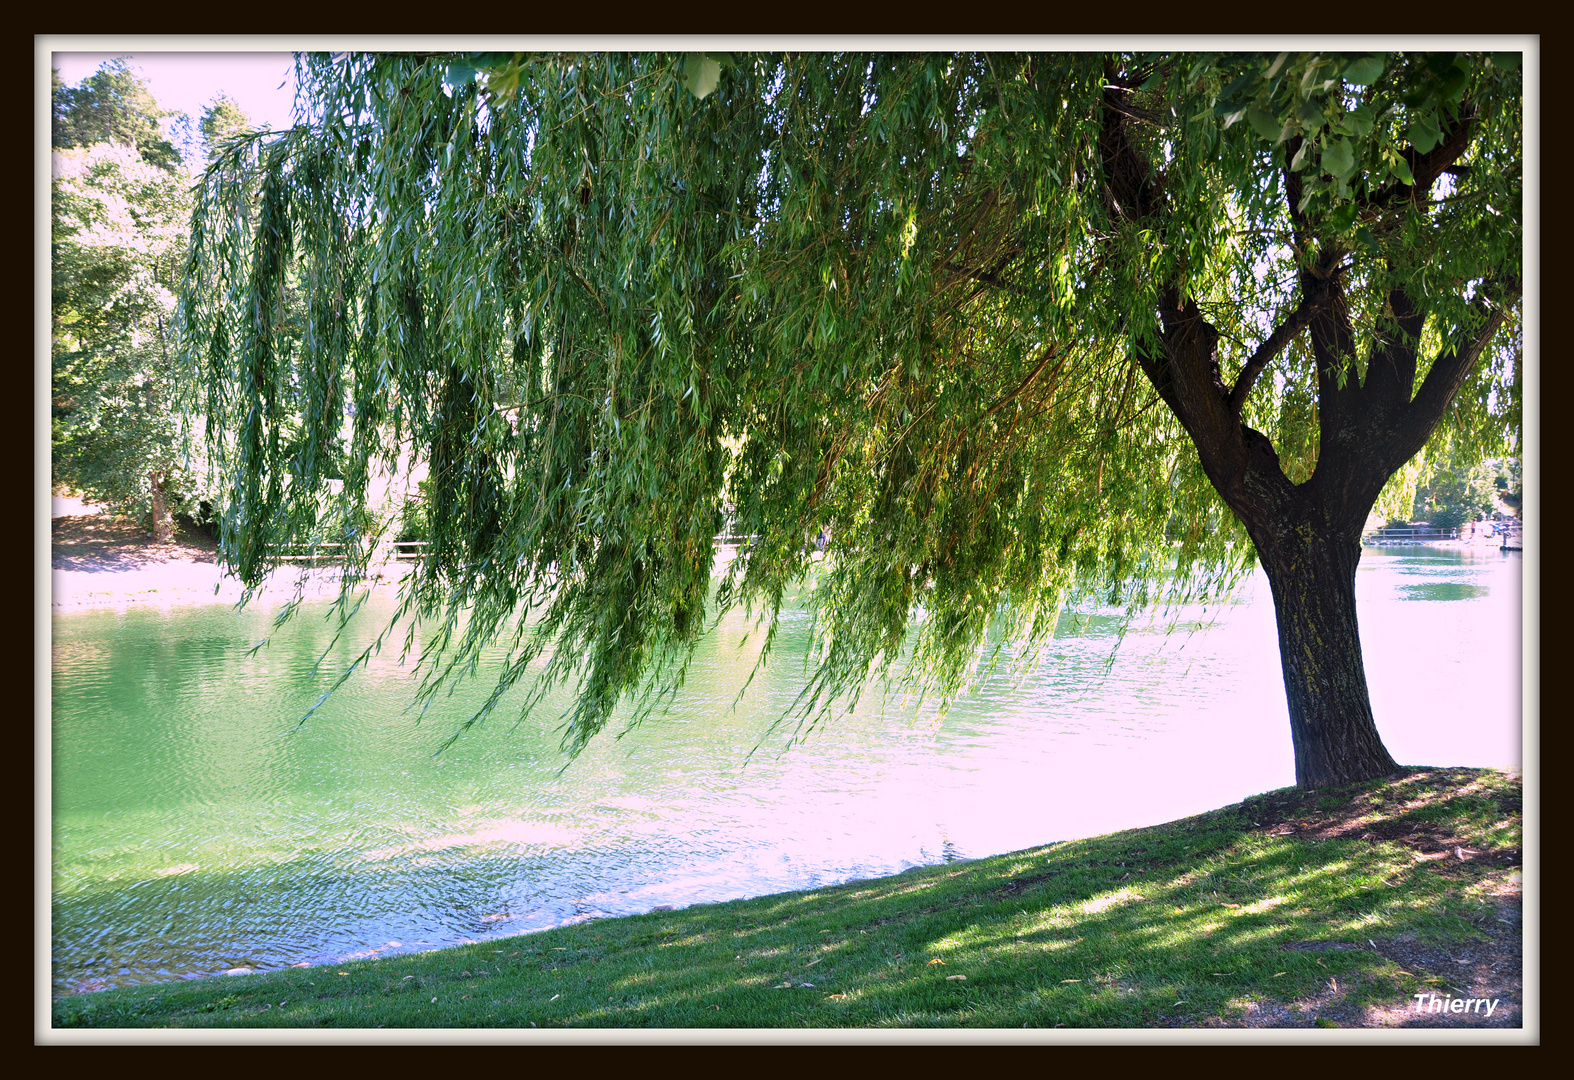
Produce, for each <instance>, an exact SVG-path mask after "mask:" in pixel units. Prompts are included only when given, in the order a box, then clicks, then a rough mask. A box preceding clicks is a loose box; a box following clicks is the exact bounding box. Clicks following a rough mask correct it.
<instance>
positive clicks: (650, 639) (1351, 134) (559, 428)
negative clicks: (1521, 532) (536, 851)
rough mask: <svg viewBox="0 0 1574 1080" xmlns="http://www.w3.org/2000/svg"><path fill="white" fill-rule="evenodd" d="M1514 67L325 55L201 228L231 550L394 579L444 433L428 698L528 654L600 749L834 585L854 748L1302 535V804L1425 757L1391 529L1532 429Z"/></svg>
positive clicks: (826, 642) (212, 195)
mask: <svg viewBox="0 0 1574 1080" xmlns="http://www.w3.org/2000/svg"><path fill="white" fill-rule="evenodd" d="M1517 61H1518V57H1517V55H1502V54H1498V55H1493V56H1485V55H1467V54H1458V55H1456V54H1417V55H1412V54H1387V55H1377V54H1350V55H1332V54H1315V55H1314V54H1302V55H1296V54H1284V55H1278V56H1274V55H1267V56H1257V55H1221V54H1209V55H1169V54H1165V55H1140V56H1139V55H1100V54H1090V53H1081V54H1071V55H1006V54H998V53H994V54H976V55H953V54H902V55H840V54H839V55H814V54H791V55H747V56H745V55H741V54H740V55H731V56H718V55H711V56H698V55H691V56H670V55H662V56H655V55H600V54H593V55H570V56H562V55H554V56H534V55H523V54H509V55H503V54H463V55H459V54H448V55H417V54H379V55H370V54H365V55H362V54H352V55H338V56H331V57H330V56H319V55H311V56H302V57H301V58H300V59H299V61H298V68H299V83H300V86H301V99H300V100H301V102H302V103H303V105H304V109H305V112H304V113H303V115H302V117H301V122H300V123H299V125H298V126H297V127H295V128H294V129H293V130H291V131H288V132H285V133H280V134H276V135H268V136H258V137H256V138H254V139H251V140H242V141H239V142H235V143H231V144H230V146H229V149H228V151H227V152H226V154H225V155H223V156H222V157H220V158H219V159H218V160H216V161H215V162H214V163H213V165H212V166H211V167H210V168H209V171H208V173H207V178H206V181H205V184H204V186H203V188H202V190H201V192H200V201H199V206H198V209H197V211H196V214H195V217H194V222H193V242H192V252H191V261H190V264H189V267H188V281H187V287H186V292H185V296H184V306H183V309H182V310H183V333H184V342H185V350H186V356H187V357H188V360H189V361H190V362H191V363H193V364H194V365H196V366H197V367H198V369H199V372H200V374H201V376H202V385H203V393H202V397H203V400H202V402H201V408H202V410H203V412H204V413H205V415H206V417H207V419H208V422H209V429H208V430H209V432H210V437H211V439H212V441H213V447H212V448H213V451H214V453H215V455H216V457H217V458H218V459H219V460H220V461H221V462H222V463H223V468H224V469H225V473H224V475H225V477H226V482H227V483H228V484H229V490H230V496H229V504H228V507H227V510H226V516H225V517H224V519H223V534H222V551H223V554H224V557H225V559H226V560H227V561H228V562H229V564H230V565H231V567H232V568H233V569H234V570H236V571H237V572H238V573H239V574H240V575H241V576H242V577H243V578H244V580H246V581H247V582H250V583H255V582H257V581H258V580H260V578H261V577H262V575H264V574H265V573H266V572H267V571H268V570H270V569H271V568H272V567H274V566H275V565H276V564H277V552H278V546H279V545H280V544H283V543H287V542H292V541H299V540H302V539H313V538H315V539H330V538H332V539H339V540H342V541H344V542H346V543H348V544H350V545H351V546H352V550H353V551H354V552H355V559H354V562H355V564H356V568H357V569H364V567H365V565H366V563H367V560H368V559H369V558H370V557H371V553H372V551H373V548H374V546H375V543H376V537H375V536H374V535H373V532H374V530H372V529H369V528H367V526H366V522H367V520H368V518H367V515H366V514H365V513H364V511H365V505H364V503H365V498H366V494H365V493H366V489H367V486H368V482H369V480H370V478H371V477H373V476H374V475H376V474H377V473H378V472H380V471H381V472H387V471H389V470H392V469H395V468H396V467H408V458H407V456H406V455H408V454H409V453H411V452H413V453H414V454H415V456H416V457H418V458H419V459H420V460H421V461H423V462H424V463H425V465H426V466H427V468H428V469H429V474H430V477H431V480H432V483H431V488H430V490H431V497H430V500H429V503H428V506H427V508H426V512H427V520H428V524H429V528H430V537H431V543H432V547H431V552H430V556H429V557H428V558H427V559H426V561H424V562H423V563H422V564H421V565H420V567H419V569H418V570H417V571H416V572H415V574H414V576H413V579H412V580H411V582H410V583H409V584H408V586H407V590H406V593H405V605H404V606H403V607H402V608H401V616H404V615H417V614H418V615H420V616H422V617H424V618H426V619H429V620H435V621H436V623H437V625H439V626H440V627H441V628H442V629H441V630H440V632H437V633H434V634H432V635H431V636H429V637H428V638H427V639H426V642H425V644H424V646H423V648H424V655H423V663H425V664H426V665H427V671H428V677H427V682H426V684H425V687H426V690H427V691H428V692H435V691H436V690H437V688H438V687H440V686H441V685H443V684H444V682H445V681H446V680H448V679H451V678H454V677H456V676H457V675H458V674H460V673H461V672H464V671H466V670H469V669H471V668H473V666H474V664H475V662H476V661H477V660H478V659H479V657H480V654H481V649H482V647H483V646H484V645H487V644H488V643H490V642H492V641H494V640H495V639H497V638H499V637H501V638H502V640H503V641H504V642H505V643H506V644H507V645H508V646H509V651H508V657H509V659H508V661H507V663H506V665H505V668H504V670H503V671H502V673H501V676H500V679H499V682H498V695H500V694H501V692H502V691H503V690H505V689H506V688H508V687H509V686H511V685H513V684H515V683H517V682H520V681H522V680H523V681H526V682H530V681H532V680H535V685H536V687H537V689H538V690H539V689H540V688H542V687H544V686H547V685H553V684H557V683H562V682H567V683H568V684H569V685H571V686H576V687H577V689H578V695H577V699H576V704H575V706H574V707H573V711H572V713H571V715H570V716H569V717H568V718H567V719H568V725H567V728H566V735H565V739H564V745H565V748H566V749H568V750H569V751H574V750H577V749H578V748H579V747H581V746H583V745H584V743H585V741H586V740H587V739H589V738H590V737H591V736H592V735H594V734H595V733H596V732H597V731H598V730H600V729H601V728H602V727H603V726H604V725H606V724H607V723H608V722H609V719H610V718H611V717H612V716H613V714H614V710H615V709H616V708H617V707H618V706H619V704H620V703H623V702H627V701H643V702H645V703H647V704H648V703H650V702H652V701H657V700H660V699H661V697H662V695H663V693H664V692H666V691H671V690H675V689H676V687H677V686H678V685H679V684H680V683H681V681H682V673H683V667H684V664H685V662H686V660H687V658H688V657H689V656H690V654H691V650H692V649H693V647H694V645H695V643H696V641H697V640H698V638H699V637H700V635H701V634H703V633H704V631H705V630H706V628H707V627H708V626H709V625H710V622H711V620H712V619H713V618H714V617H715V616H716V614H717V613H718V612H719V611H721V610H724V609H727V608H730V607H732V606H735V605H740V604H744V605H749V606H750V607H751V608H752V609H753V610H756V611H758V612H761V613H763V616H764V618H765V620H766V623H767V627H768V628H773V627H774V625H775V618H776V615H777V613H778V612H779V610H780V608H781V605H782V602H783V597H784V594H785V592H786V590H787V589H788V587H789V585H790V584H791V583H793V582H796V581H798V580H800V579H802V578H804V577H805V575H811V574H812V575H813V580H814V581H815V588H814V593H813V596H814V606H815V614H816V622H815V637H814V641H815V645H814V650H815V651H814V654H813V662H812V663H811V665H810V668H809V671H810V672H811V674H810V676H809V679H808V683H807V685H806V687H805V690H804V695H803V697H802V698H801V699H800V710H801V711H800V715H801V716H805V717H809V718H811V719H813V718H816V717H820V716H823V715H824V714H825V710H826V709H828V708H830V707H831V706H832V704H833V703H835V702H837V701H845V700H846V699H847V697H848V696H849V695H854V694H856V691H857V688H858V687H859V686H861V685H863V684H864V682H865V681H866V679H867V678H868V677H869V676H870V675H871V673H875V674H881V673H884V674H895V675H900V676H901V677H902V678H904V679H907V680H909V681H910V682H911V683H912V685H914V686H915V687H917V688H918V689H920V690H923V691H925V692H933V693H935V694H937V695H938V696H939V697H940V698H941V699H947V698H948V697H949V696H951V695H954V694H955V693H956V692H958V691H959V690H960V689H961V688H962V687H963V686H964V685H965V684H966V683H967V682H968V680H969V679H970V678H971V677H972V676H973V675H974V673H975V672H976V670H977V665H978V663H979V661H980V659H981V658H985V659H987V658H988V657H990V656H992V655H995V652H994V650H996V649H997V647H998V646H999V645H1000V644H1001V643H1003V642H1010V643H1012V647H1013V649H1018V650H1019V652H1018V654H1019V655H1024V656H1030V655H1031V654H1032V651H1033V646H1034V645H1035V644H1037V643H1041V642H1043V641H1044V640H1045V639H1046V637H1047V636H1048V635H1049V634H1051V633H1052V631H1053V629H1054V625H1055V621H1056V618H1057V616H1058V614H1059V613H1060V612H1061V611H1062V610H1063V608H1064V606H1065V605H1066V604H1067V603H1068V602H1071V601H1075V600H1079V599H1080V600H1085V601H1093V602H1101V603H1111V602H1112V603H1120V604H1128V605H1143V604H1150V603H1156V602H1161V601H1165V600H1177V599H1182V598H1186V597H1195V596H1199V595H1207V594H1214V593H1217V592H1218V591H1219V590H1220V589H1222V588H1225V587H1227V585H1228V584H1229V583H1230V582H1231V581H1232V580H1234V579H1236V578H1237V577H1238V575H1239V574H1240V573H1241V572H1242V571H1244V570H1245V569H1248V568H1249V567H1250V566H1251V565H1252V562H1253V557H1254V556H1255V557H1256V558H1257V559H1260V560H1261V561H1262V564H1263V565H1264V567H1265V569H1266V570H1267V571H1268V574H1269V578H1270V581H1271V582H1272V583H1273V586H1274V595H1275V601H1276V606H1277V608H1278V613H1279V624H1280V643H1281V653H1282V655H1283V656H1284V657H1285V661H1284V667H1285V677H1286V690H1287V694H1288V697H1289V701H1290V713H1291V729H1292V737H1293V739H1294V741H1295V745H1296V762H1297V773H1298V778H1299V780H1300V782H1301V783H1303V784H1310V785H1317V784H1325V783H1332V782H1336V781H1343V780H1347V779H1352V778H1361V777H1363V776H1370V775H1377V774H1378V773H1381V772H1384V771H1389V770H1391V769H1392V768H1393V767H1394V765H1393V761H1392V759H1391V758H1389V757H1388V755H1387V752H1386V750H1384V749H1383V747H1382V744H1381V741H1380V740H1379V739H1378V737H1377V733H1376V728H1375V726H1374V723H1373V720H1372V716H1371V709H1370V705H1369V703H1368V701H1367V694H1366V685H1365V676H1364V671H1363V669H1362V666H1361V657H1360V644H1359V638H1358V636H1357V633H1356V623H1355V608H1354V591H1353V590H1354V569H1355V561H1356V559H1358V558H1359V534H1360V528H1361V524H1362V523H1363V521H1364V519H1365V518H1366V515H1367V513H1368V511H1369V510H1370V509H1371V507H1372V506H1373V504H1374V502H1375V501H1376V500H1377V499H1378V497H1379V495H1380V494H1381V492H1382V491H1383V488H1384V485H1385V484H1386V483H1388V482H1389V480H1390V478H1391V477H1392V476H1393V475H1394V474H1395V472H1396V471H1397V470H1399V469H1400V468H1401V467H1402V466H1403V465H1404V464H1405V463H1406V462H1407V461H1409V460H1410V459H1411V458H1412V457H1413V456H1414V455H1415V454H1416V453H1417V452H1418V451H1419V450H1421V449H1422V447H1423V446H1424V445H1426V443H1427V441H1428V439H1429V438H1432V437H1433V435H1434V432H1440V433H1441V434H1440V435H1439V437H1448V438H1452V439H1455V440H1456V441H1462V442H1465V443H1469V444H1470V445H1474V446H1478V447H1488V446H1492V445H1499V444H1502V443H1504V442H1505V441H1507V442H1510V443H1511V442H1512V441H1513V440H1514V439H1516V438H1517V432H1518V429H1519V385H1520V384H1519V364H1518V335H1517V326H1518V321H1517V320H1518V299H1517V298H1518V290H1519V274H1520V257H1521V256H1520V250H1521V242H1522V240H1521V196H1520V190H1521V180H1522V176H1521V161H1522V154H1521V143H1522V133H1521V129H1520V123H1521V80H1520V75H1519V70H1518V63H1517ZM296 288H298V289H300V290H302V292H303V295H304V297H305V301H306V309H307V317H306V323H305V329H304V332H303V333H302V334H301V335H300V338H299V343H298V345H296V344H293V341H294V339H293V338H290V337H288V336H287V335H284V334H283V333H282V332H281V329H280V325H279V319H280V314H279V313H280V311H281V303H282V297H283V296H284V295H285V293H286V291H287V290H290V289H296ZM329 479H342V480H343V481H344V483H343V485H342V494H339V495H336V496H335V498H336V499H338V500H340V502H341V503H342V505H340V506H339V507H337V508H336V510H335V512H333V513H331V514H330V513H329V512H328V511H329V509H330V507H329V501H328V500H327V499H326V498H325V496H324V494H323V493H324V492H325V491H326V490H327V485H326V481H327V480H329ZM334 522H337V523H339V524H337V525H331V526H330V523H334ZM330 527H331V528H332V529H335V530H337V533H336V535H334V536H332V537H329V536H325V535H323V533H324V531H325V530H328V529H330ZM724 533H725V534H733V535H737V536H743V537H746V538H747V540H746V541H745V542H744V543H743V544H742V545H741V547H740V548H739V550H738V553H737V557H736V558H735V559H734V560H732V561H731V562H729V563H727V564H725V566H724V567H723V568H721V569H719V570H717V568H716V567H717V561H716V557H717V550H718V542H717V539H716V538H717V537H718V535H719V534H724ZM822 548H823V556H822V555H821V554H820V549H822ZM350 576H351V577H352V578H353V577H354V576H355V574H354V573H352V574H351V575H350ZM524 610H530V611H532V612H533V613H534V614H533V616H532V618H531V619H529V620H528V621H527V620H522V619H520V618H518V615H519V613H520V612H521V611H524ZM767 632H769V629H768V630H767ZM904 650H910V657H909V653H907V652H904ZM498 695H494V697H493V699H492V701H493V703H495V702H496V700H497V697H498ZM489 707H490V704H489ZM485 711H486V710H483V712H482V714H481V715H484V714H485ZM636 715H637V714H636Z"/></svg>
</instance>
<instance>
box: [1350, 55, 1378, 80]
mask: <svg viewBox="0 0 1574 1080" xmlns="http://www.w3.org/2000/svg"><path fill="white" fill-rule="evenodd" d="M1383 67H1384V64H1383V58H1382V57H1381V56H1363V57H1361V59H1359V60H1354V61H1351V63H1350V64H1349V65H1348V66H1346V67H1345V69H1344V72H1343V78H1344V81H1345V82H1347V83H1349V84H1350V85H1351V86H1370V85H1372V84H1373V83H1375V82H1376V81H1377V80H1378V79H1380V78H1382V75H1383Z"/></svg>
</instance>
